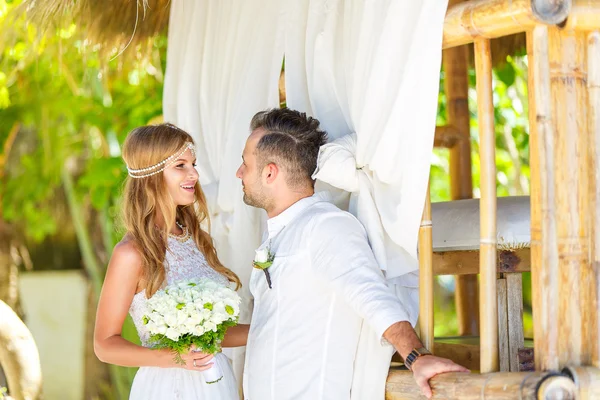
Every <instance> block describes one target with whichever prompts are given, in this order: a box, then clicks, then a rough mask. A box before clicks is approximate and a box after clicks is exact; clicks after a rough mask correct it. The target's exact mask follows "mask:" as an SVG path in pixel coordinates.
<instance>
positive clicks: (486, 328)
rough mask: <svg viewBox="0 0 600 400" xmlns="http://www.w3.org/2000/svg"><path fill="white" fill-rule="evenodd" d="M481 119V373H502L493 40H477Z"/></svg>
mask: <svg viewBox="0 0 600 400" xmlns="http://www.w3.org/2000/svg"><path fill="white" fill-rule="evenodd" d="M475 75H476V82H477V118H478V122H479V154H480V156H479V157H480V166H481V167H480V168H481V173H480V182H481V200H480V202H479V204H480V227H481V229H480V246H479V247H480V254H479V273H480V285H481V290H480V296H479V320H480V321H481V372H483V373H488V372H495V371H497V370H498V307H497V296H496V245H497V239H496V158H495V157H496V131H495V127H494V103H493V100H492V53H491V50H490V41H489V40H487V39H477V40H476V41H475Z"/></svg>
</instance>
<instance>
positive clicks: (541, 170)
mask: <svg viewBox="0 0 600 400" xmlns="http://www.w3.org/2000/svg"><path fill="white" fill-rule="evenodd" d="M530 38H531V41H530V51H531V54H532V61H531V62H530V66H529V73H530V76H531V78H530V84H531V85H532V88H533V89H534V90H533V91H532V94H533V95H530V104H531V108H530V113H531V112H533V113H534V114H533V117H530V121H531V120H533V122H532V130H531V140H532V145H531V160H530V163H531V170H532V177H535V178H536V181H535V185H534V182H533V179H532V187H531V235H532V237H531V239H532V240H531V252H532V264H533V265H532V282H540V281H543V282H545V285H537V284H533V285H532V298H533V315H534V318H535V319H536V320H537V321H540V322H541V323H539V324H535V326H534V337H535V338H537V339H538V340H536V341H535V354H536V357H535V363H536V369H540V370H547V369H554V370H555V369H557V368H558V354H557V344H558V324H552V323H551V322H550V321H551V320H552V319H553V318H554V316H556V315H558V297H557V296H556V293H558V283H559V282H558V252H557V239H556V211H555V194H554V191H555V187H554V185H553V184H552V185H548V184H542V183H546V182H552V181H554V171H555V168H554V159H555V156H554V153H555V150H554V128H553V126H552V124H551V120H552V107H551V104H550V73H549V69H548V66H549V58H548V28H547V27H545V26H538V27H536V28H535V29H534V30H533V32H532V33H531V35H530ZM534 172H535V175H534ZM544 321H548V322H544Z"/></svg>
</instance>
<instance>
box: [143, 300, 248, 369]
mask: <svg viewBox="0 0 600 400" xmlns="http://www.w3.org/2000/svg"><path fill="white" fill-rule="evenodd" d="M211 306H212V305H211ZM236 325H237V319H236V320H235V321H224V322H222V323H221V324H219V325H217V329H216V330H215V331H207V332H204V333H203V334H202V335H201V336H194V335H192V334H189V333H187V334H185V335H181V336H180V337H179V339H178V340H172V339H169V338H168V337H166V336H165V335H159V334H157V335H152V336H150V341H151V342H152V344H153V346H154V348H156V349H170V350H173V353H174V357H175V361H176V362H177V364H180V365H185V361H184V360H183V358H181V355H182V354H183V353H185V352H188V351H189V350H190V348H191V347H192V346H195V347H196V348H198V350H199V351H202V352H203V353H208V354H215V353H217V352H219V351H221V342H222V341H223V338H224V337H225V333H226V332H227V329H228V328H231V327H232V326H236Z"/></svg>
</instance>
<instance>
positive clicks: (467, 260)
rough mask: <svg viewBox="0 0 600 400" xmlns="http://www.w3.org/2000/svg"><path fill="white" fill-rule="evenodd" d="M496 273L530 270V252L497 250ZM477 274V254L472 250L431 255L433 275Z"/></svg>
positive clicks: (525, 249) (526, 249)
mask: <svg viewBox="0 0 600 400" xmlns="http://www.w3.org/2000/svg"><path fill="white" fill-rule="evenodd" d="M496 263H497V270H498V273H501V272H504V273H507V272H527V271H530V270H531V250H530V249H529V248H528V247H526V248H522V249H517V250H514V251H508V250H499V251H498V259H497V260H496ZM478 273H479V252H478V251H473V250H462V251H445V252H439V253H433V274H434V275H476V274H478Z"/></svg>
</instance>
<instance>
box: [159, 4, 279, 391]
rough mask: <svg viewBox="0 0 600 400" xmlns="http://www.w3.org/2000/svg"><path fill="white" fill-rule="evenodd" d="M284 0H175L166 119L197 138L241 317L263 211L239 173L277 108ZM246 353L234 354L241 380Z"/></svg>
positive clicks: (245, 317)
mask: <svg viewBox="0 0 600 400" xmlns="http://www.w3.org/2000/svg"><path fill="white" fill-rule="evenodd" d="M279 9H280V6H279V2H278V0H244V1H235V0H173V1H172V2H171V17H170V22H169V38H168V47H167V70H166V76H165V85H164V95H163V112H164V119H165V121H167V122H171V123H173V124H175V125H177V126H179V127H180V128H182V129H184V130H186V131H188V132H189V133H190V134H191V135H192V136H193V137H194V140H195V141H196V146H197V164H198V171H199V173H200V183H201V185H202V188H203V189H204V191H205V193H206V195H207V198H208V203H209V207H210V212H211V220H212V235H213V238H214V239H215V242H216V247H217V251H218V254H219V257H220V259H221V261H222V262H223V263H224V264H225V265H226V266H228V267H229V268H231V269H232V270H233V271H234V272H235V273H236V274H237V275H238V276H239V277H240V279H241V280H242V283H243V285H244V286H243V288H242V290H241V295H242V298H243V306H242V313H241V322H243V323H249V322H250V315H251V311H252V306H251V301H250V294H249V291H248V280H249V276H250V272H251V270H252V264H251V263H252V259H253V257H254V250H255V249H256V248H257V247H258V246H259V245H260V239H261V236H260V234H261V230H262V225H263V221H264V218H265V216H264V212H262V211H258V210H257V209H255V208H251V207H248V206H246V205H245V204H244V203H243V202H242V191H241V182H240V181H239V179H237V178H236V177H235V172H236V170H237V168H238V166H239V165H240V163H241V154H242V150H243V148H244V144H245V141H246V138H247V137H248V135H249V133H250V132H249V124H250V119H251V118H252V116H253V115H254V114H255V113H256V112H257V111H260V110H263V109H266V108H272V107H278V106H279V92H278V81H279V75H280V71H281V64H282V58H283V43H284V39H283V34H282V32H281V31H280V30H281V28H282V26H281V24H280V23H279V21H280V18H279V11H278V10H279ZM243 354H244V350H243V349H239V350H235V351H233V354H230V356H231V357H232V358H233V362H234V370H235V372H236V376H237V378H238V380H241V377H242V375H241V371H242V368H243Z"/></svg>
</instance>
